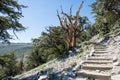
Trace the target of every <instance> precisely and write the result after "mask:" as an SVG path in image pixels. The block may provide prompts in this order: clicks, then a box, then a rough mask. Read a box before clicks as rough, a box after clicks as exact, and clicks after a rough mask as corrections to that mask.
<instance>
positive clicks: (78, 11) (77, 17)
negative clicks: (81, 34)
mask: <svg viewBox="0 0 120 80" xmlns="http://www.w3.org/2000/svg"><path fill="white" fill-rule="evenodd" d="M83 3H84V0H83V1H82V3H81V4H80V7H79V8H78V10H77V12H76V18H75V23H74V24H75V26H77V23H78V19H79V13H80V10H81V8H82V6H83Z"/></svg>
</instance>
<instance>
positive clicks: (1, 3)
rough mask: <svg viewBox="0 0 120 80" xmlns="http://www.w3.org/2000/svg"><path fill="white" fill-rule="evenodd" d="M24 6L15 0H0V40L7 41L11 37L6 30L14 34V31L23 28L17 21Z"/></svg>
mask: <svg viewBox="0 0 120 80" xmlns="http://www.w3.org/2000/svg"><path fill="white" fill-rule="evenodd" d="M25 7H26V6H24V5H21V4H19V3H18V2H17V0H0V14H2V15H1V16H0V40H2V41H5V42H8V41H9V39H12V38H13V37H12V36H11V35H10V33H9V32H8V30H12V31H13V33H14V35H15V36H16V34H15V32H18V31H22V30H25V27H24V26H23V25H22V24H21V23H20V22H19V19H20V18H21V17H23V15H22V8H25ZM16 37H17V36H16Z"/></svg>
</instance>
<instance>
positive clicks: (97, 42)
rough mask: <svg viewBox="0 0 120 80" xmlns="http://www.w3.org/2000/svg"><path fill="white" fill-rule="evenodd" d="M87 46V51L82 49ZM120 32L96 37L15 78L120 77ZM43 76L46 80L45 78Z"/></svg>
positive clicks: (104, 79) (74, 79)
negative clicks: (66, 54)
mask: <svg viewBox="0 0 120 80" xmlns="http://www.w3.org/2000/svg"><path fill="white" fill-rule="evenodd" d="M81 49H83V52H81ZM119 74H120V33H116V34H114V35H106V36H104V37H103V38H98V37H94V38H92V39H91V40H90V42H89V44H87V45H82V47H79V48H76V51H70V55H69V56H66V57H64V58H62V59H55V60H52V61H50V62H48V63H46V64H43V65H41V66H39V67H37V68H35V69H32V70H30V71H28V72H25V73H23V74H21V75H17V76H15V77H14V79H15V80H42V79H44V78H45V80H46V78H48V80H91V79H98V80H110V79H112V80H119V79H120V75H119ZM41 78H42V79H41Z"/></svg>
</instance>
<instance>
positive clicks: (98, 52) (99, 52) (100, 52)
mask: <svg viewBox="0 0 120 80" xmlns="http://www.w3.org/2000/svg"><path fill="white" fill-rule="evenodd" d="M94 53H95V54H106V53H108V52H107V51H94Z"/></svg>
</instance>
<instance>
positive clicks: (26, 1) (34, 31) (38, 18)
mask: <svg viewBox="0 0 120 80" xmlns="http://www.w3.org/2000/svg"><path fill="white" fill-rule="evenodd" d="M94 1H95V0H85V3H84V4H83V7H82V9H81V11H80V16H87V17H88V18H89V20H90V21H91V23H94V18H93V16H94V15H93V14H91V8H90V7H89V5H90V4H92V3H93V2H94ZM18 2H19V3H20V4H23V5H26V6H28V8H24V9H23V10H22V12H23V16H24V17H23V18H21V19H20V22H21V23H22V24H23V25H24V26H25V27H26V28H27V29H26V30H25V31H21V32H17V33H16V34H17V36H18V37H19V39H17V38H16V37H14V40H11V42H17V43H30V42H31V39H34V38H38V37H40V35H41V32H43V31H45V28H47V27H48V26H52V25H54V26H59V25H60V24H59V20H58V17H57V15H56V11H57V10H58V11H59V12H61V8H60V7H61V6H62V8H63V11H64V12H66V13H69V10H70V7H71V6H72V11H73V15H74V14H75V12H76V11H77V9H78V7H79V5H80V3H81V2H82V0H18Z"/></svg>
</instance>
